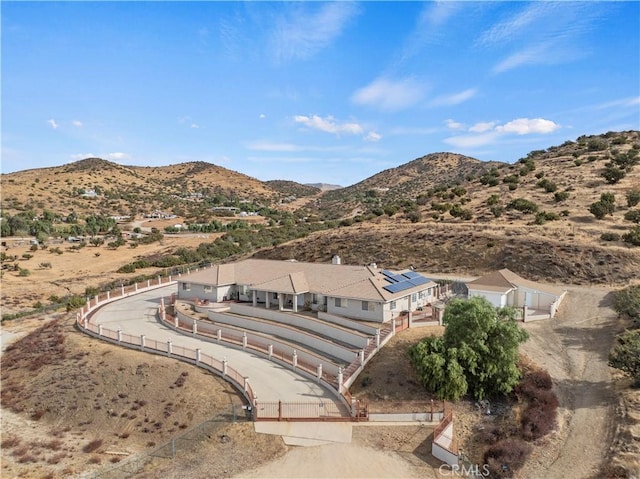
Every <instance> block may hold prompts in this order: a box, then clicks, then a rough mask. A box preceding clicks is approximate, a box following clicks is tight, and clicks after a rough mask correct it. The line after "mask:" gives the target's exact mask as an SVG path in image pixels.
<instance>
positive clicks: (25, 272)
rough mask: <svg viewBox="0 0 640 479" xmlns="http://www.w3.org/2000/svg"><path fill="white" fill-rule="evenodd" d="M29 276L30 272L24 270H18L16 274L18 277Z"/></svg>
mask: <svg viewBox="0 0 640 479" xmlns="http://www.w3.org/2000/svg"><path fill="white" fill-rule="evenodd" d="M30 274H31V271H29V270H28V269H26V268H20V272H19V273H18V276H29V275H30Z"/></svg>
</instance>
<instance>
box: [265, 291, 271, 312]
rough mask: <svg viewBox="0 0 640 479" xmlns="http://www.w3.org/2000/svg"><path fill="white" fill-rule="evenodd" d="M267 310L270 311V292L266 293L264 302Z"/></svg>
mask: <svg viewBox="0 0 640 479" xmlns="http://www.w3.org/2000/svg"><path fill="white" fill-rule="evenodd" d="M264 307H265V309H269V308H270V307H271V305H270V304H269V292H268V291H267V292H265V300H264Z"/></svg>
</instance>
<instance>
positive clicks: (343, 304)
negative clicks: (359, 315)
mask: <svg viewBox="0 0 640 479" xmlns="http://www.w3.org/2000/svg"><path fill="white" fill-rule="evenodd" d="M335 305H336V308H346V307H347V300H346V299H344V298H336V299H335Z"/></svg>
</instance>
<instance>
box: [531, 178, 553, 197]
mask: <svg viewBox="0 0 640 479" xmlns="http://www.w3.org/2000/svg"><path fill="white" fill-rule="evenodd" d="M536 185H537V186H538V187H539V188H543V189H544V190H545V191H546V192H547V193H553V192H554V191H556V190H557V189H558V185H556V184H555V183H554V182H553V181H551V180H548V179H547V178H544V179H542V180H540V181H538V183H536Z"/></svg>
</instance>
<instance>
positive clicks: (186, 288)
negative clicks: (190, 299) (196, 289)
mask: <svg viewBox="0 0 640 479" xmlns="http://www.w3.org/2000/svg"><path fill="white" fill-rule="evenodd" d="M182 291H191V283H182Z"/></svg>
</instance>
